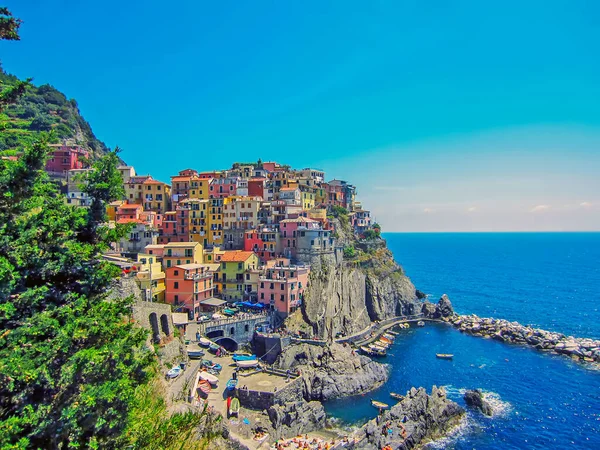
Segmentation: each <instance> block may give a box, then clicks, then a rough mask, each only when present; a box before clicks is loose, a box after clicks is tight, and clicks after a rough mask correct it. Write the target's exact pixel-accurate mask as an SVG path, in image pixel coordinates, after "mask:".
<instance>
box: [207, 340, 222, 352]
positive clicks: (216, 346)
mask: <svg viewBox="0 0 600 450" xmlns="http://www.w3.org/2000/svg"><path fill="white" fill-rule="evenodd" d="M220 348H221V346H220V345H219V344H215V343H214V342H211V343H210V345H209V346H208V349H209V350H212V351H213V352H216V351H217V350H219V349H220Z"/></svg>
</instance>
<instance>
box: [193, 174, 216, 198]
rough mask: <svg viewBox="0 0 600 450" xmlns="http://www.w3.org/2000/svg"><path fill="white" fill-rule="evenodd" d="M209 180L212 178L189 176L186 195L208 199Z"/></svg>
mask: <svg viewBox="0 0 600 450" xmlns="http://www.w3.org/2000/svg"><path fill="white" fill-rule="evenodd" d="M211 180H212V178H199V177H196V176H194V177H191V178H190V186H189V191H188V197H189V198H198V199H201V200H208V198H209V189H210V181H211Z"/></svg>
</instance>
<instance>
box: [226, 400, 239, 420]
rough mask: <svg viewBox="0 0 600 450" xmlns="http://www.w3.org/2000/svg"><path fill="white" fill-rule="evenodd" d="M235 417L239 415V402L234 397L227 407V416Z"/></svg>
mask: <svg viewBox="0 0 600 450" xmlns="http://www.w3.org/2000/svg"><path fill="white" fill-rule="evenodd" d="M234 414H235V415H236V416H239V414H240V400H239V399H238V398H237V397H234V398H233V400H231V405H230V407H229V415H234Z"/></svg>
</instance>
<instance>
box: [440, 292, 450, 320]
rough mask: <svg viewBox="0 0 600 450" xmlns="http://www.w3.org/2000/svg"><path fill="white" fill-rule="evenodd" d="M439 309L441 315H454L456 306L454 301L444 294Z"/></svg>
mask: <svg viewBox="0 0 600 450" xmlns="http://www.w3.org/2000/svg"><path fill="white" fill-rule="evenodd" d="M437 310H438V313H439V315H440V316H441V317H451V316H453V315H454V308H452V303H451V302H450V299H449V298H448V296H447V295H446V294H444V295H442V297H441V298H440V301H439V302H438V304H437Z"/></svg>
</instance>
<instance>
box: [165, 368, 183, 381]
mask: <svg viewBox="0 0 600 450" xmlns="http://www.w3.org/2000/svg"><path fill="white" fill-rule="evenodd" d="M181 372H183V370H182V369H181V366H173V367H172V368H171V369H170V370H169V371H168V372H167V378H168V379H170V380H172V379H174V378H177V377H178V376H179V375H181Z"/></svg>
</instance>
